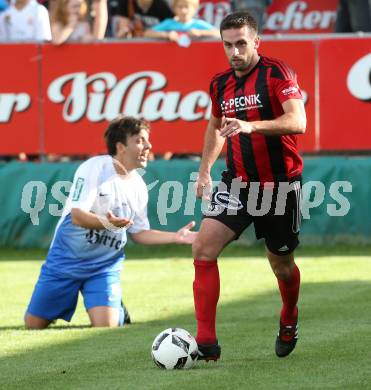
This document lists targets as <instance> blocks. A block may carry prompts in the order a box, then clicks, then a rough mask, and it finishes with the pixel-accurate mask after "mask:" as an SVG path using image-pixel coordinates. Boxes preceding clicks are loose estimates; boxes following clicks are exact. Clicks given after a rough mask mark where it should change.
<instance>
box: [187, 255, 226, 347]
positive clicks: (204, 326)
mask: <svg viewBox="0 0 371 390" xmlns="http://www.w3.org/2000/svg"><path fill="white" fill-rule="evenodd" d="M193 264H194V266H195V280H194V282H193V297H194V302H195V310H196V320H197V336H196V341H197V343H199V344H214V343H215V341H216V331H215V319H216V305H217V303H218V300H219V292H220V281H219V269H218V263H217V261H216V260H213V261H205V260H197V259H195V261H194V263H193Z"/></svg>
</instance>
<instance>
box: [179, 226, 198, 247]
mask: <svg viewBox="0 0 371 390" xmlns="http://www.w3.org/2000/svg"><path fill="white" fill-rule="evenodd" d="M195 225H196V222H195V221H191V222H189V223H187V225H185V226H183V227H182V228H181V229H179V230H178V231H177V232H176V233H175V240H174V241H175V243H176V244H193V242H194V240H195V239H196V236H197V234H198V232H192V231H191V229H192V228H194V227H195Z"/></svg>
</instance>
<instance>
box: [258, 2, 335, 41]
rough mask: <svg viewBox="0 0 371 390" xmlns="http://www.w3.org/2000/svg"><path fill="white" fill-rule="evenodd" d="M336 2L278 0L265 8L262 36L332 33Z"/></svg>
mask: <svg viewBox="0 0 371 390" xmlns="http://www.w3.org/2000/svg"><path fill="white" fill-rule="evenodd" d="M337 5H338V0H300V1H297V0H296V1H295V0H280V1H273V3H272V5H270V6H269V7H268V8H267V18H266V23H265V28H264V31H263V32H264V34H276V33H281V34H288V33H295V34H303V33H307V34H308V33H310V34H313V33H331V32H334V25H335V20H336V7H337Z"/></svg>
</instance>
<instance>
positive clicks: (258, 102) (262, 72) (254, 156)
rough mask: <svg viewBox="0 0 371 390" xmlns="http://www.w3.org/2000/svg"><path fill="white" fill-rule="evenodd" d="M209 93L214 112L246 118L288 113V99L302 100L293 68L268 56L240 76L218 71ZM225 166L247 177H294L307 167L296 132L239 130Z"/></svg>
mask: <svg viewBox="0 0 371 390" xmlns="http://www.w3.org/2000/svg"><path fill="white" fill-rule="evenodd" d="M210 96H211V100H212V113H213V115H214V116H215V117H217V118H221V117H223V116H225V117H229V118H237V119H241V120H244V121H259V120H272V119H274V118H277V117H279V116H281V115H282V114H283V113H284V111H283V108H282V103H283V102H285V101H286V100H287V99H302V95H301V91H300V89H299V86H298V83H297V80H296V74H295V72H294V71H293V70H292V69H290V67H289V66H287V65H286V64H285V63H284V62H282V61H280V60H277V59H273V58H269V57H265V56H260V60H259V62H258V63H257V64H256V66H255V67H254V68H253V69H251V71H250V72H249V73H248V74H246V75H244V76H242V77H237V76H236V75H235V73H234V71H233V69H228V70H226V71H225V72H222V73H218V74H217V75H215V76H214V78H213V79H212V81H211V84H210ZM227 168H228V171H229V172H230V174H231V175H232V176H233V177H241V178H242V180H243V181H256V182H260V183H266V182H275V183H276V182H280V181H290V179H292V178H294V177H296V176H300V175H301V172H302V168H303V160H302V158H301V157H300V155H299V153H298V150H297V136H296V135H281V136H280V135H277V136H272V135H270V136H266V135H262V134H257V133H252V134H243V133H239V134H237V135H236V136H233V137H228V138H227Z"/></svg>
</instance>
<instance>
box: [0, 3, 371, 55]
mask: <svg viewBox="0 0 371 390" xmlns="http://www.w3.org/2000/svg"><path fill="white" fill-rule="evenodd" d="M237 10H249V11H250V12H251V13H252V14H253V16H254V17H255V18H256V20H257V21H258V26H259V31H260V32H261V33H295V32H296V33H305V32H309V33H313V32H315V33H318V32H319V33H321V32H323V33H329V32H359V31H362V32H370V31H371V11H370V1H369V0H299V1H298V0H38V1H36V0H0V41H3V42H4V41H5V42H14V41H51V42H52V43H54V44H56V45H60V44H63V43H65V42H76V41H77V42H88V41H92V40H102V39H110V38H115V39H133V38H138V37H140V38H142V37H147V38H156V39H163V40H169V41H174V42H177V43H178V44H179V45H180V46H184V47H187V46H189V45H190V43H191V42H192V40H199V39H204V38H214V37H218V34H219V32H218V28H219V25H220V22H221V20H222V19H223V18H224V16H226V15H227V14H228V13H230V12H231V11H237Z"/></svg>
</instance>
